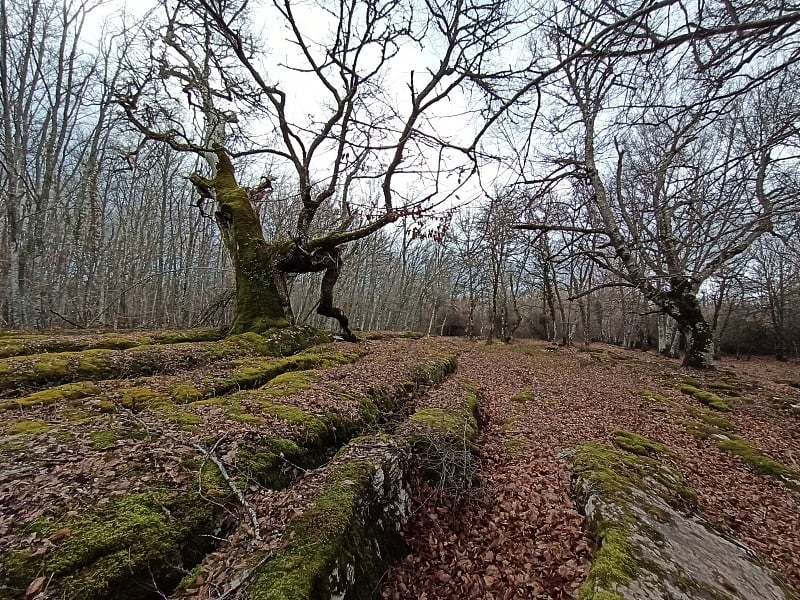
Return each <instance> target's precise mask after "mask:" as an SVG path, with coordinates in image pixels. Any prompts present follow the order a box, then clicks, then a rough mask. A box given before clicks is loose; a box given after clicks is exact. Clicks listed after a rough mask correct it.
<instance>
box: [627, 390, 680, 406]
mask: <svg viewBox="0 0 800 600" xmlns="http://www.w3.org/2000/svg"><path fill="white" fill-rule="evenodd" d="M636 395H637V396H640V397H642V398H644V399H645V400H650V401H652V402H657V403H659V404H672V400H670V399H669V398H667V397H666V396H665V395H664V394H661V393H659V392H654V391H652V390H646V389H644V390H637V391H636Z"/></svg>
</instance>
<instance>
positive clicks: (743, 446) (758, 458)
mask: <svg viewBox="0 0 800 600" xmlns="http://www.w3.org/2000/svg"><path fill="white" fill-rule="evenodd" d="M717 447H718V448H719V449H720V450H724V451H725V452H729V453H731V454H733V455H734V456H738V457H739V458H741V459H742V460H743V461H744V462H745V463H747V464H748V465H749V466H750V467H751V468H752V469H753V470H754V471H755V472H756V473H761V474H762V475H771V476H773V477H777V478H778V479H781V480H782V481H785V482H786V483H788V484H789V485H790V486H791V487H793V488H795V489H800V473H798V472H797V471H795V470H794V469H791V468H790V467H788V466H786V465H784V464H783V463H780V462H778V461H777V460H775V459H774V458H772V457H771V456H769V455H768V454H766V453H764V452H762V451H761V450H759V449H758V448H756V447H755V446H754V445H753V444H752V443H751V442H749V441H748V440H746V439H744V438H740V437H736V436H733V437H731V438H729V439H725V440H719V441H717Z"/></svg>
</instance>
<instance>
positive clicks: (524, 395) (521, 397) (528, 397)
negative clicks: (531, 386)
mask: <svg viewBox="0 0 800 600" xmlns="http://www.w3.org/2000/svg"><path fill="white" fill-rule="evenodd" d="M509 400H511V402H520V403H525V402H533V401H534V400H536V394H534V393H533V392H532V391H531V390H523V391H521V392H519V393H517V394H514V395H513V396H511V397H510V398H509Z"/></svg>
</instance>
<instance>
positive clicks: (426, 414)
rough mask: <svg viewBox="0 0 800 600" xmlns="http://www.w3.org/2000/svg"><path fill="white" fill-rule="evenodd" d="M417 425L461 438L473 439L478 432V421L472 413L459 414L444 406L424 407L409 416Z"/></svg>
mask: <svg viewBox="0 0 800 600" xmlns="http://www.w3.org/2000/svg"><path fill="white" fill-rule="evenodd" d="M409 422H410V423H413V424H415V425H421V426H424V427H425V428H427V429H433V430H437V431H439V432H441V433H442V434H444V435H446V436H448V437H451V438H455V439H459V438H464V439H467V440H472V439H474V438H475V436H476V435H477V433H478V423H477V421H476V420H475V417H474V416H472V415H466V414H464V415H459V414H454V413H453V412H451V411H448V410H444V409H442V408H423V409H422V410H418V411H417V412H415V413H414V414H413V415H411V417H410V418H409Z"/></svg>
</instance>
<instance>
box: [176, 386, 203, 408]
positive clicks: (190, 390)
mask: <svg viewBox="0 0 800 600" xmlns="http://www.w3.org/2000/svg"><path fill="white" fill-rule="evenodd" d="M170 395H171V396H172V398H173V399H174V400H175V401H176V402H178V403H180V404H189V403H190V402H196V401H198V400H202V398H203V392H201V391H200V390H199V389H198V388H197V386H196V385H193V384H191V383H187V382H180V383H176V384H175V385H173V386H172V388H171V389H170Z"/></svg>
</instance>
